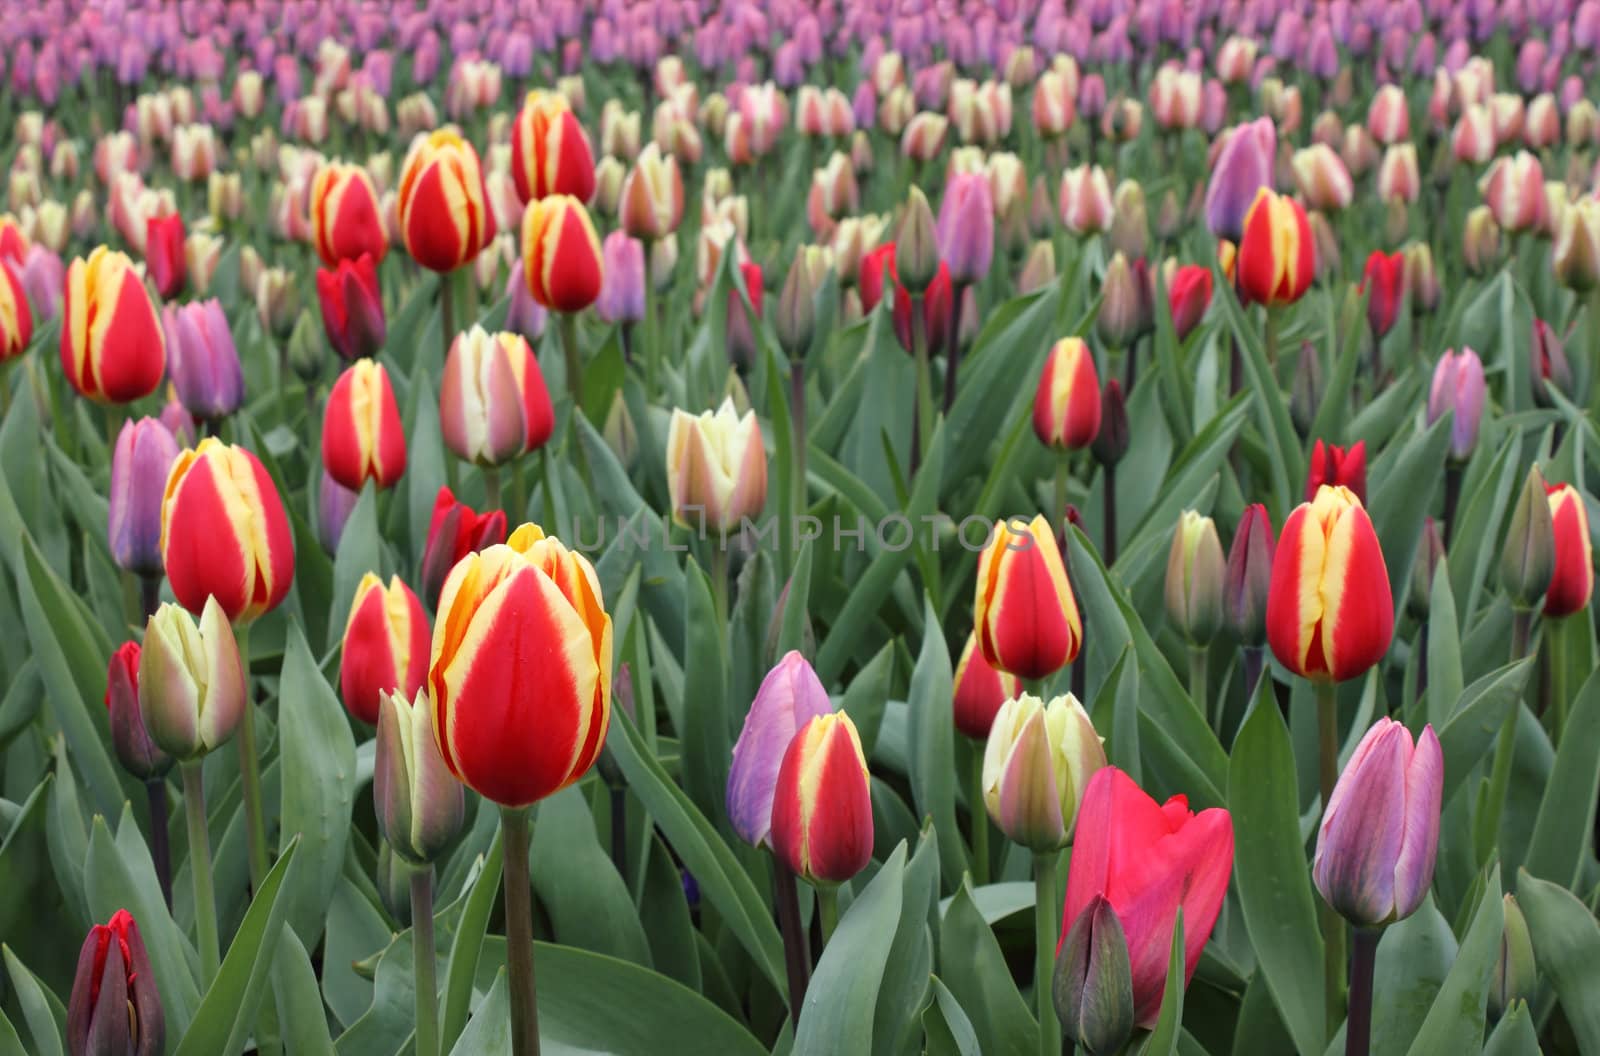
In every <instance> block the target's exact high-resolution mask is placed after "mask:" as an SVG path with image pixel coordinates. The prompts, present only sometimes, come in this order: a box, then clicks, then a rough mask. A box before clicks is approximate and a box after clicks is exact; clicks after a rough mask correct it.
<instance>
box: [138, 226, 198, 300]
mask: <svg viewBox="0 0 1600 1056" xmlns="http://www.w3.org/2000/svg"><path fill="white" fill-rule="evenodd" d="M183 242H184V234H183V217H181V216H179V215H178V214H176V213H173V214H171V215H168V216H152V217H149V218H147V219H146V220H145V241H144V266H145V270H146V272H148V273H149V275H150V281H151V282H152V283H154V284H155V288H156V293H158V294H159V295H161V297H162V298H164V299H167V300H171V299H172V298H173V297H176V296H177V295H178V294H180V293H182V292H183V284H184V281H185V279H186V277H187V273H188V257H187V255H186V254H185V253H184V251H183Z"/></svg>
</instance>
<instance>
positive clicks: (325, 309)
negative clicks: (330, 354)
mask: <svg viewBox="0 0 1600 1056" xmlns="http://www.w3.org/2000/svg"><path fill="white" fill-rule="evenodd" d="M317 300H318V301H319V302H320V303H321V306H322V328H323V329H324V330H326V331H327V334H328V341H329V342H331V343H332V345H333V347H334V350H335V351H337V352H338V353H339V355H340V357H341V358H343V359H359V358H361V357H362V356H375V355H377V354H378V349H380V348H382V347H383V342H384V338H386V337H387V336H388V324H387V323H386V322H385V321H384V318H383V294H382V292H381V291H380V290H379V289H378V265H377V263H376V262H375V261H373V259H372V257H370V256H368V255H367V254H365V253H363V254H362V255H361V256H359V257H357V258H356V259H355V260H341V261H339V263H338V266H337V269H329V268H321V269H318V271H317Z"/></svg>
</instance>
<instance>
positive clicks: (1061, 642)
mask: <svg viewBox="0 0 1600 1056" xmlns="http://www.w3.org/2000/svg"><path fill="white" fill-rule="evenodd" d="M1016 524H1018V525H1020V527H1013V524H1012V523H1011V522H1007V521H999V522H996V524H995V530H994V535H993V536H992V537H991V538H990V540H989V542H988V545H986V546H985V547H984V549H983V552H982V553H981V554H980V555H979V557H978V580H977V592H976V598H975V600H974V603H973V619H972V622H973V626H974V628H975V629H976V631H977V634H978V646H979V648H980V649H981V650H982V651H983V658H984V659H985V660H987V661H988V662H989V664H990V665H991V666H992V667H994V668H996V669H997V670H1000V671H1005V672H1008V673H1010V674H1013V675H1016V676H1017V677H1018V678H1024V679H1039V678H1043V677H1045V676H1046V675H1049V674H1051V673H1053V672H1055V671H1057V670H1059V669H1060V668H1061V667H1062V666H1063V665H1065V664H1069V663H1071V662H1072V661H1073V660H1075V659H1077V656H1078V649H1079V648H1080V646H1081V645H1082V644H1083V621H1082V620H1081V619H1080V617H1079V616H1078V602H1077V599H1076V598H1075V597H1074V596H1073V594H1072V587H1071V585H1070V584H1069V583H1068V582H1067V572H1066V567H1065V566H1064V565H1063V563H1062V560H1061V551H1060V550H1059V549H1058V548H1057V546H1056V539H1055V533H1054V531H1053V530H1052V528H1051V525H1050V522H1049V521H1047V520H1046V519H1045V518H1044V517H1043V516H1042V515H1040V516H1035V517H1034V519H1033V520H1032V521H1031V522H1029V523H1027V524H1026V525H1022V524H1021V521H1020V518H1019V519H1017V520H1016Z"/></svg>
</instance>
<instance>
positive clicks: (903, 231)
mask: <svg viewBox="0 0 1600 1056" xmlns="http://www.w3.org/2000/svg"><path fill="white" fill-rule="evenodd" d="M894 259H895V275H896V278H897V280H898V281H899V283H900V285H902V286H904V287H905V288H906V289H907V290H909V291H910V292H911V294H912V295H913V296H916V295H919V294H921V293H922V292H923V291H924V290H926V289H927V288H928V286H929V285H930V284H931V283H932V282H933V279H934V276H935V275H937V274H938V272H939V263H940V261H939V238H938V230H937V227H936V225H935V223H934V218H933V210H932V209H931V208H930V207H929V206H928V199H927V197H926V196H924V195H923V193H922V189H921V188H920V187H917V186H912V188H911V193H910V195H909V197H908V198H907V200H906V208H905V214H904V215H903V216H902V217H901V219H900V226H899V228H898V229H897V230H896V232H895V258H894Z"/></svg>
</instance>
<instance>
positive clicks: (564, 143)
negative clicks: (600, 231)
mask: <svg viewBox="0 0 1600 1056" xmlns="http://www.w3.org/2000/svg"><path fill="white" fill-rule="evenodd" d="M511 176H512V178H513V179H514V180H515V181H516V185H517V196H518V197H519V198H521V199H522V201H523V202H524V203H527V202H531V201H536V200H538V199H540V198H546V197H548V196H550V195H552V194H569V195H571V196H572V197H574V198H576V199H578V200H579V201H580V202H587V201H588V200H589V199H590V198H591V197H593V195H594V154H593V152H592V151H590V149H589V138H588V136H586V135H584V131H583V126H582V125H581V124H579V123H578V118H577V115H576V114H574V113H573V112H572V107H571V105H570V104H569V103H568V102H567V99H566V97H565V96H563V95H560V94H558V93H555V92H540V91H532V92H529V93H528V97H527V99H526V100H524V101H523V104H522V109H521V110H518V111H517V119H516V121H515V122H513V123H512V125H511Z"/></svg>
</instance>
